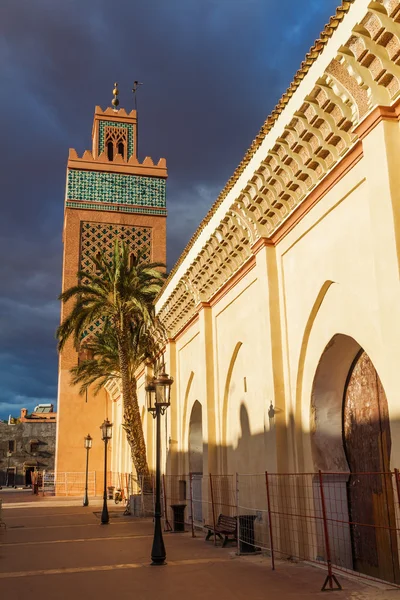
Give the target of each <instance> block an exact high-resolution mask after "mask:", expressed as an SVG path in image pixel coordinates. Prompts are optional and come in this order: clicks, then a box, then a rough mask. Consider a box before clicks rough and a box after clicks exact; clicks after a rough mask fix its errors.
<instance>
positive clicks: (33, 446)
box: [30, 442, 39, 454]
mask: <svg viewBox="0 0 400 600" xmlns="http://www.w3.org/2000/svg"><path fill="white" fill-rule="evenodd" d="M30 446H31V454H35V453H36V452H38V451H39V444H38V442H31V444H30Z"/></svg>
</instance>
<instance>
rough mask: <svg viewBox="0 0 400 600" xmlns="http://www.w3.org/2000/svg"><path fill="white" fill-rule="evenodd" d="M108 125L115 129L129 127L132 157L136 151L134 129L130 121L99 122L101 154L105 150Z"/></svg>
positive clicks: (129, 150) (129, 152)
mask: <svg viewBox="0 0 400 600" xmlns="http://www.w3.org/2000/svg"><path fill="white" fill-rule="evenodd" d="M108 127H112V128H113V129H121V128H122V129H127V130H128V158H130V157H131V156H132V154H133V151H134V144H135V141H134V129H133V125H131V124H130V123H115V122H114V121H100V123H99V154H101V153H102V152H104V151H105V147H104V144H105V130H106V128H108Z"/></svg>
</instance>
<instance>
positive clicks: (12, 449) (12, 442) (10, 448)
mask: <svg viewBox="0 0 400 600" xmlns="http://www.w3.org/2000/svg"><path fill="white" fill-rule="evenodd" d="M8 451H9V452H15V440H8Z"/></svg>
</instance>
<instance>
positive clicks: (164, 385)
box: [146, 370, 174, 566]
mask: <svg viewBox="0 0 400 600" xmlns="http://www.w3.org/2000/svg"><path fill="white" fill-rule="evenodd" d="M173 382H174V380H173V379H172V377H169V375H167V373H165V370H163V372H162V373H161V374H160V375H159V376H158V377H155V378H153V379H151V380H150V381H149V382H148V384H147V385H146V395H147V410H148V411H149V412H150V413H151V414H152V416H153V419H156V503H155V510H154V538H153V547H152V550H151V564H152V565H155V566H161V565H165V564H166V563H165V558H166V553H165V546H164V540H163V536H162V530H161V464H160V463H161V457H160V450H161V415H163V414H164V413H165V411H166V410H167V408H168V406H169V405H170V403H171V402H170V393H171V385H172V384H173Z"/></svg>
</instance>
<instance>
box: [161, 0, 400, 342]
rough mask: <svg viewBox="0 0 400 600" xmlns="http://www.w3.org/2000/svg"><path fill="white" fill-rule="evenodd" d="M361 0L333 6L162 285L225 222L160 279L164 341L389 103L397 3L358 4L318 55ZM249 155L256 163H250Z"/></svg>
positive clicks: (398, 80)
mask: <svg viewBox="0 0 400 600" xmlns="http://www.w3.org/2000/svg"><path fill="white" fill-rule="evenodd" d="M362 1H363V0H343V2H342V6H341V7H340V8H339V9H338V11H337V13H336V15H335V16H334V17H333V18H332V19H331V21H330V22H329V24H328V25H327V26H326V27H325V30H324V32H323V33H322V34H321V38H320V39H319V40H317V42H316V43H315V44H314V46H313V48H312V49H311V51H310V52H309V53H308V54H307V57H306V60H305V61H304V62H303V63H302V66H301V68H300V70H299V71H298V73H297V74H296V76H295V80H294V82H293V84H292V85H291V87H290V88H289V89H288V91H287V93H286V95H284V96H283V98H282V99H281V101H280V102H279V103H278V106H277V107H276V109H275V110H274V111H273V112H272V114H271V116H270V117H269V118H268V119H267V121H266V122H265V124H264V126H263V128H262V129H261V131H260V134H259V136H257V138H256V140H255V141H254V142H253V144H252V147H251V149H250V150H249V152H248V153H247V154H246V156H245V158H244V159H243V161H242V163H241V165H240V166H239V167H238V169H237V170H236V171H235V174H234V176H233V177H232V178H231V180H230V181H229V182H228V184H229V185H228V184H227V186H226V188H225V189H224V190H223V192H222V193H221V196H220V197H219V199H218V200H217V201H216V203H215V204H214V206H213V207H212V209H211V210H210V212H209V214H208V215H207V217H206V218H205V219H204V221H203V223H202V224H201V225H200V228H199V229H198V230H197V232H196V233H195V234H194V236H193V238H192V240H191V241H190V242H189V244H188V246H187V248H186V249H185V251H184V252H183V254H182V256H181V258H180V259H179V261H178V263H177V265H176V267H175V268H174V269H173V271H172V273H171V275H170V277H169V281H171V279H172V278H173V277H174V276H175V274H176V272H177V270H178V269H179V268H180V265H181V264H182V263H183V261H185V262H186V263H187V262H188V257H189V256H190V252H191V251H192V248H193V246H194V244H195V242H196V240H197V239H198V238H199V237H200V235H201V234H202V230H203V229H204V227H205V226H207V227H209V224H210V222H213V218H215V213H216V211H217V210H219V207H220V205H221V204H222V203H224V204H225V206H226V210H225V216H224V217H223V218H222V220H221V221H220V222H219V223H218V222H216V223H215V225H214V232H213V233H212V234H211V235H210V236H209V238H208V240H207V241H206V242H205V243H204V244H203V246H202V248H201V249H200V250H198V251H197V252H196V254H193V256H192V260H191V261H190V265H189V266H188V267H187V268H186V270H185V272H184V274H183V275H182V276H181V278H180V279H179V281H178V282H177V283H176V285H175V286H174V289H171V286H168V282H167V285H166V287H165V290H164V293H163V295H162V297H161V300H160V302H161V303H162V304H161V308H160V311H159V313H160V316H161V318H162V319H163V321H164V323H165V325H166V327H167V329H168V331H169V335H170V336H172V337H173V336H174V335H176V334H177V332H179V331H180V330H181V329H182V327H184V325H185V324H186V323H187V322H188V321H189V320H190V319H191V318H192V317H193V315H194V314H195V313H196V306H197V305H198V303H199V302H209V301H210V299H212V297H213V295H215V293H216V292H217V291H218V290H219V289H220V288H221V287H222V286H223V285H224V284H225V283H226V282H227V281H229V279H230V278H231V277H232V276H233V275H234V274H235V273H236V272H237V271H238V269H240V267H241V266H242V265H243V264H244V263H245V261H246V260H247V259H248V257H249V256H250V254H251V245H252V244H253V243H254V242H255V241H257V239H259V238H261V237H266V238H268V237H271V236H272V235H273V234H274V232H276V231H277V229H278V228H279V227H280V226H281V224H282V223H283V221H284V220H285V219H287V218H288V217H289V216H290V214H291V213H292V212H293V211H294V210H295V209H296V207H298V206H299V204H301V203H302V202H303V201H304V199H305V198H306V197H307V196H308V195H309V194H310V192H312V191H313V190H314V189H315V188H316V187H317V186H318V185H319V183H320V182H321V181H322V180H323V179H324V177H325V176H326V175H327V174H328V173H329V172H330V171H331V170H332V169H333V168H334V167H335V166H336V165H337V164H338V163H339V162H340V161H341V160H342V159H343V157H344V156H345V155H346V154H347V153H348V152H349V150H351V149H352V148H353V147H354V146H355V144H356V143H357V142H358V137H357V134H356V128H357V125H359V124H360V122H361V120H362V119H364V118H365V116H366V115H367V114H368V113H369V112H371V110H372V109H373V108H374V107H376V106H379V105H383V106H391V105H392V104H393V103H394V102H395V101H396V100H397V99H398V98H399V96H400V0H378V1H374V2H370V3H369V4H368V3H366V2H364V4H365V5H366V6H367V11H366V13H365V14H364V16H363V17H362V18H361V20H359V21H358V22H357V23H356V24H355V26H354V27H352V30H351V33H350V35H349V37H348V38H347V41H346V42H345V43H344V44H343V43H342V44H341V45H340V46H339V47H338V48H336V51H334V52H332V49H329V48H328V41H330V42H332V43H333V40H330V39H329V38H330V37H332V35H333V33H334V32H335V30H336V29H337V28H338V27H339V25H340V23H341V21H342V20H343V19H344V18H350V16H349V17H345V14H347V13H348V12H350V13H351V10H352V5H354V8H355V9H356V7H358V6H359V5H360V4H361V3H362ZM329 51H330V52H331V53H332V60H331V61H330V62H329V64H328V65H327V67H326V68H324V69H325V70H324V72H323V73H322V74H320V75H319V76H318V79H317V80H316V81H315V85H314V87H313V88H312V89H311V92H310V93H308V94H307V96H305V97H304V96H303V97H302V98H301V97H300V96H299V97H298V105H297V107H296V108H295V111H294V112H292V113H291V114H290V113H288V114H287V115H286V113H285V110H287V109H286V105H287V104H288V102H289V101H292V98H293V96H295V93H296V91H299V90H298V87H299V86H300V83H301V81H302V80H303V79H304V78H305V77H306V76H311V74H309V73H308V72H309V70H310V68H311V66H312V65H313V64H314V62H316V61H318V57H319V55H320V54H321V53H322V52H329ZM285 116H286V117H287V118H286V125H285V126H284V127H283V128H282V127H281V129H280V131H281V133H280V134H279V136H278V137H275V138H274V136H273V125H274V123H275V122H276V120H277V119H278V118H279V119H285ZM261 149H263V150H264V151H263V152H262V150H261ZM256 154H257V156H258V157H260V158H259V159H258V163H257V164H256V165H254V162H255V158H254V157H255V155H256ZM251 161H252V165H251V168H250V162H251ZM245 176H246V179H245V184H244V185H243V180H244V177H245ZM163 301H164V302H163Z"/></svg>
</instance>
